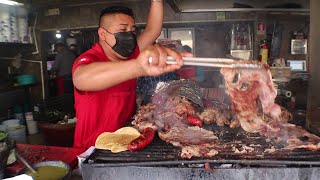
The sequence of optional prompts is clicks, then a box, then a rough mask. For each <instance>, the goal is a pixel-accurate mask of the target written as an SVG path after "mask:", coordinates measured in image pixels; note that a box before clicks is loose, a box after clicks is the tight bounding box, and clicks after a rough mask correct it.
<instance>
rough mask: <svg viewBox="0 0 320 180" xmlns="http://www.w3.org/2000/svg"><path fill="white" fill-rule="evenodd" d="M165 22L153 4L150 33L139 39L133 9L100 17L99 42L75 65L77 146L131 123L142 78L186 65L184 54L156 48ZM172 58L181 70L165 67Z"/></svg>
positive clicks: (157, 4) (111, 9) (158, 6)
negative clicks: (168, 57)
mask: <svg viewBox="0 0 320 180" xmlns="http://www.w3.org/2000/svg"><path fill="white" fill-rule="evenodd" d="M162 21H163V2H162V0H151V8H150V12H149V16H148V20H147V25H146V28H145V30H144V31H143V33H142V34H141V35H140V36H139V37H138V38H136V33H135V28H136V26H135V21H134V16H133V12H132V10H131V9H129V8H127V7H123V6H113V7H109V8H106V9H104V10H103V11H102V12H101V15H100V19H99V28H98V36H99V42H98V43H96V44H94V45H93V47H92V48H91V49H90V50H88V51H87V52H85V53H83V54H81V55H80V56H79V57H78V58H77V60H76V61H75V63H74V65H73V70H72V72H73V83H74V86H75V89H74V96H75V109H76V117H77V123H76V130H75V138H74V147H82V148H88V147H90V146H93V145H94V144H95V141H96V138H97V137H98V136H99V135H100V134H101V133H103V132H113V131H116V130H117V129H119V128H121V127H123V126H124V125H125V124H126V123H127V122H128V120H129V119H130V118H131V117H132V115H133V114H134V112H135V105H136V78H137V77H140V76H158V75H161V74H164V73H167V72H171V71H174V70H177V69H179V68H180V67H181V66H182V64H183V61H182V59H181V55H180V54H178V53H177V52H175V51H173V50H171V49H168V48H164V47H161V46H159V45H153V42H154V41H155V40H156V38H157V37H158V36H159V35H160V32H161V29H162ZM168 55H169V56H172V57H174V58H175V59H176V61H177V65H167V64H166V59H167V56H168ZM149 58H152V62H151V63H150V62H149Z"/></svg>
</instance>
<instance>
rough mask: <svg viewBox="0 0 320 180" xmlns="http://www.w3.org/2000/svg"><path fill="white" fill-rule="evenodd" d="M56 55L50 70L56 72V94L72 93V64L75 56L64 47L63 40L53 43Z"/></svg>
mask: <svg viewBox="0 0 320 180" xmlns="http://www.w3.org/2000/svg"><path fill="white" fill-rule="evenodd" d="M55 51H57V55H56V57H55V59H54V63H53V65H52V71H54V72H55V73H56V76H57V77H56V83H57V89H58V95H59V94H63V93H72V92H73V85H72V75H71V74H72V66H73V63H74V61H75V59H76V56H75V55H74V54H73V53H72V52H71V51H70V50H69V49H68V48H66V46H65V44H64V43H63V42H58V43H56V44H55Z"/></svg>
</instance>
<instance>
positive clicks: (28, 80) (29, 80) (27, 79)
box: [15, 74, 35, 85]
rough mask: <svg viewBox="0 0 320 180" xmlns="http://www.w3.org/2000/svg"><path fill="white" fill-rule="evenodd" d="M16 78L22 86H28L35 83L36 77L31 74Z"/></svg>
mask: <svg viewBox="0 0 320 180" xmlns="http://www.w3.org/2000/svg"><path fill="white" fill-rule="evenodd" d="M15 78H16V79H17V82H18V84H20V85H28V84H33V83H35V77H34V75H31V74H25V75H20V76H17V77H15Z"/></svg>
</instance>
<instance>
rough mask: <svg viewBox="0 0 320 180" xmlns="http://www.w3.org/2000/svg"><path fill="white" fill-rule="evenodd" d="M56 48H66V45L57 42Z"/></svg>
mask: <svg viewBox="0 0 320 180" xmlns="http://www.w3.org/2000/svg"><path fill="white" fill-rule="evenodd" d="M54 46H55V48H57V47H65V44H64V42H57V43H56V44H55V45H54Z"/></svg>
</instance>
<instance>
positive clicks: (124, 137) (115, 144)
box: [95, 127, 140, 153]
mask: <svg viewBox="0 0 320 180" xmlns="http://www.w3.org/2000/svg"><path fill="white" fill-rule="evenodd" d="M139 136H140V133H139V131H138V130H136V129H135V128H133V127H123V128H121V129H118V130H117V131H115V132H113V133H111V132H104V133H102V134H100V135H99V136H98V138H97V140H96V144H95V147H96V148H97V149H104V150H110V151H111V152H113V153H118V152H122V151H126V150H128V144H129V143H130V142H131V141H132V140H134V139H136V138H138V137H139Z"/></svg>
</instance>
